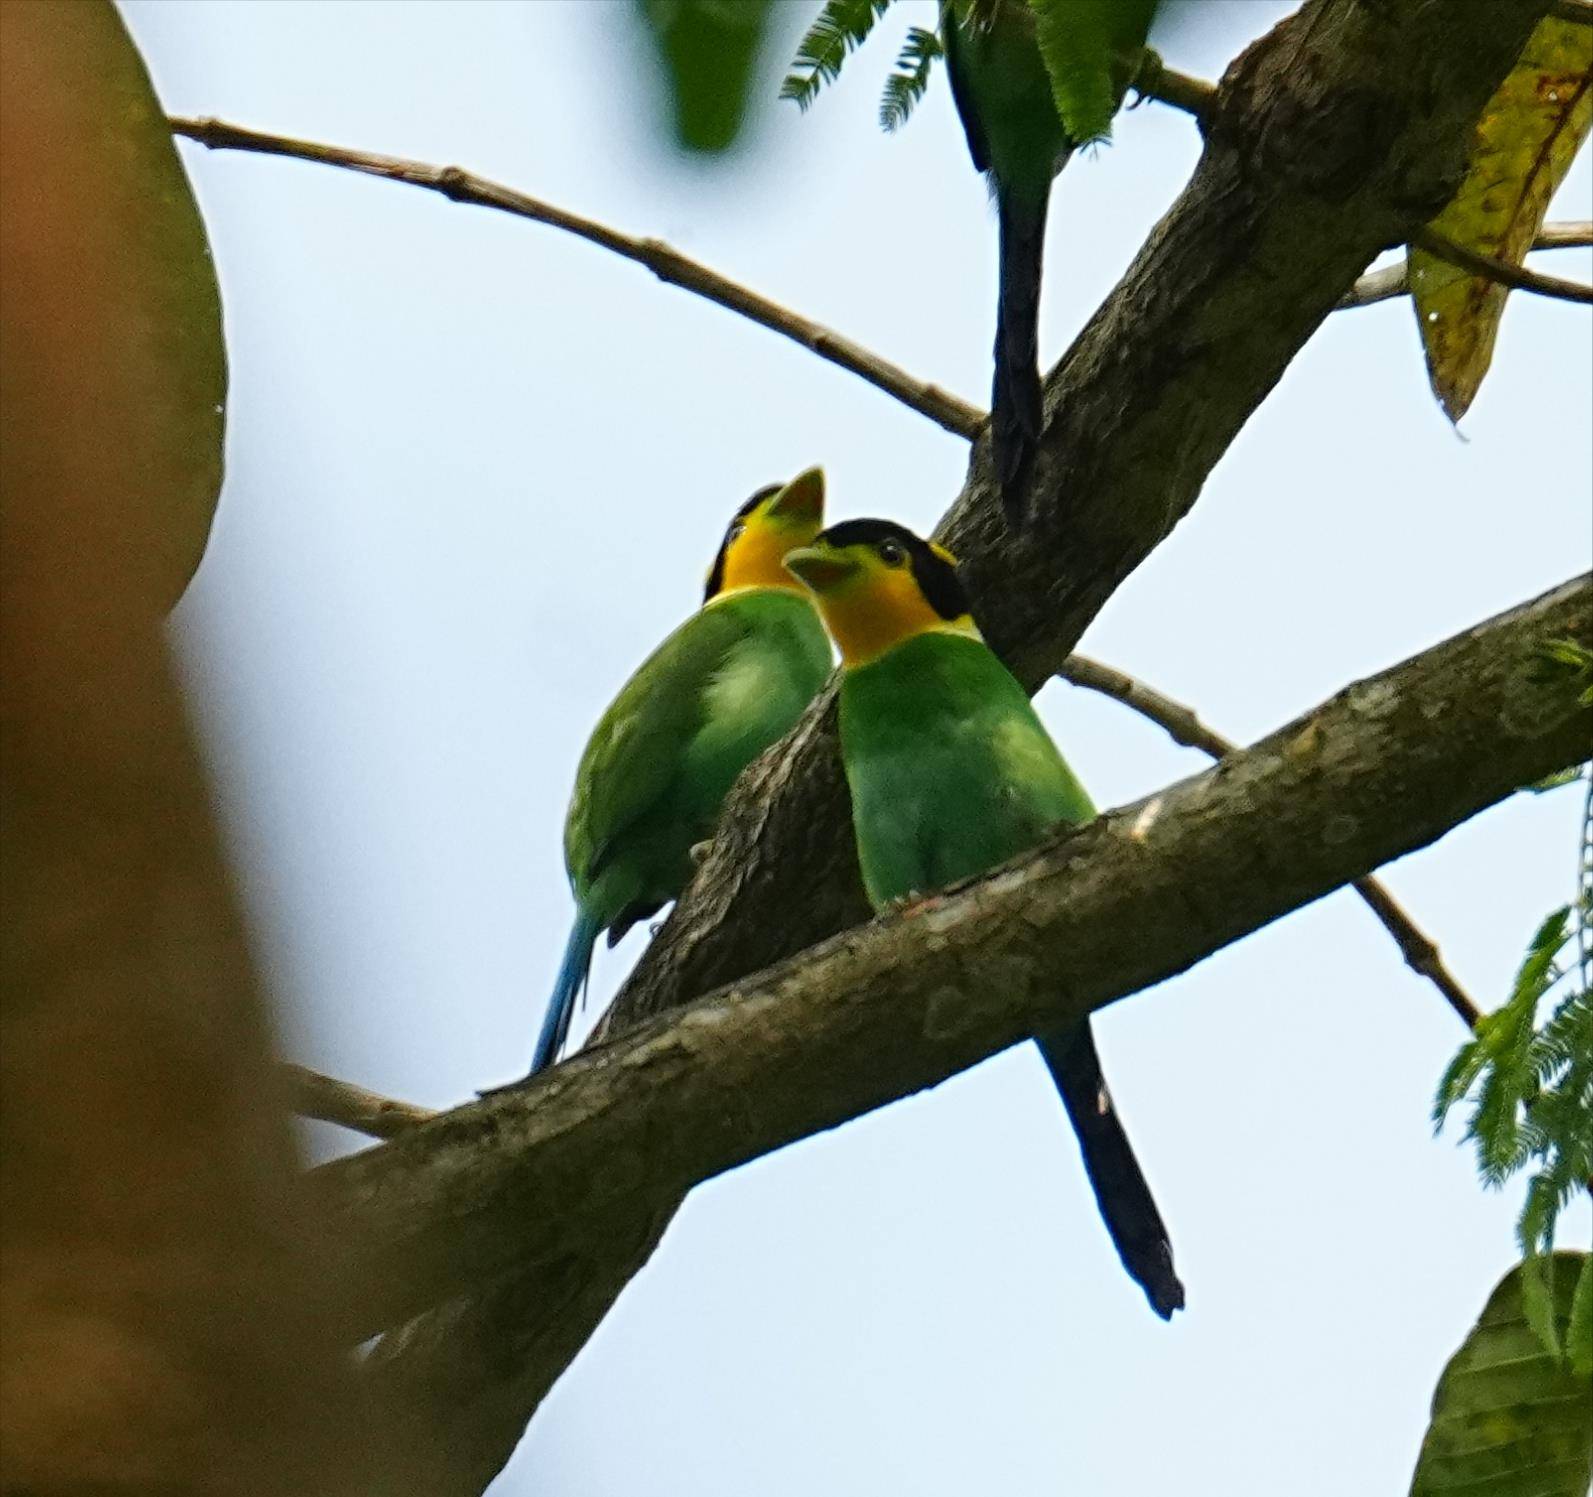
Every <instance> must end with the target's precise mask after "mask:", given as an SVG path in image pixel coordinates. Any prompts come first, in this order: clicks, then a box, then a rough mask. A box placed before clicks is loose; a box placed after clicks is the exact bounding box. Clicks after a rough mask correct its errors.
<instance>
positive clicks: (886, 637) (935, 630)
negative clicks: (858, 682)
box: [823, 603, 983, 670]
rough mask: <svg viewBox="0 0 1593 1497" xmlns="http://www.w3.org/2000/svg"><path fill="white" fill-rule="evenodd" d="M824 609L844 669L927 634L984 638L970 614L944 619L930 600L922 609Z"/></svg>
mask: <svg viewBox="0 0 1593 1497" xmlns="http://www.w3.org/2000/svg"><path fill="white" fill-rule="evenodd" d="M823 613H824V623H825V626H826V627H827V628H828V629H829V631H830V635H831V637H832V638H833V639H834V640H835V644H836V648H837V649H839V650H840V652H841V667H842V669H843V670H856V669H858V668H859V667H861V666H865V665H872V664H873V663H874V662H875V661H876V660H879V659H881V658H883V657H884V656H886V655H888V654H890V652H891V651H892V650H894V649H897V648H898V647H899V646H901V645H904V644H906V643H907V642H908V641H909V640H914V639H921V638H923V636H925V635H926V634H930V635H932V634H949V635H952V636H953V637H956V638H961V639H973V640H980V641H981V642H982V639H983V636H981V634H980V633H979V626H978V625H977V624H975V623H974V621H973V619H972V618H971V617H970V616H969V615H967V614H964V615H963V616H962V617H961V618H956V619H943V618H941V617H940V615H939V614H937V613H936V612H935V611H934V609H932V608H931V607H930V606H929V605H928V604H927V603H923V604H922V605H921V609H912V608H898V609H889V608H880V607H877V606H874V607H869V608H857V609H852V608H847V607H845V606H841V607H833V606H826V607H825V608H824V609H823Z"/></svg>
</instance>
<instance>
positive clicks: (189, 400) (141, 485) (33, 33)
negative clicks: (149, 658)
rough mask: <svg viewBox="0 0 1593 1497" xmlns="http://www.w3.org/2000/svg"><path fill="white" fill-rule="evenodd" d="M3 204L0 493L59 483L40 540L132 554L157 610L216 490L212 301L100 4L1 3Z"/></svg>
mask: <svg viewBox="0 0 1593 1497" xmlns="http://www.w3.org/2000/svg"><path fill="white" fill-rule="evenodd" d="M0 197H3V199H4V202H5V211H4V213H3V214H0V504H3V503H4V500H5V496H6V495H7V494H12V495H20V494H21V493H23V492H24V491H26V492H29V493H35V494H42V495H45V496H48V499H49V503H48V504H47V505H42V506H35V508H34V512H35V513H50V514H52V515H53V516H54V520H53V528H52V530H51V533H50V534H49V535H48V536H42V537H36V538H30V539H37V540H38V541H39V542H40V543H42V544H47V545H49V546H51V547H53V548H54V549H55V550H56V551H57V552H58V553H59V554H60V556H61V558H62V565H61V567H60V575H61V576H62V577H63V578H64V577H66V576H69V575H75V569H74V568H73V566H72V565H71V562H72V561H73V559H74V557H75V556H76V555H77V554H78V548H80V547H85V546H86V547H90V548H92V549H94V550H96V551H98V552H100V553H102V554H104V555H106V556H107V557H109V556H110V555H111V554H112V553H117V552H125V553H126V554H125V555H124V556H121V557H119V560H120V561H121V562H122V564H123V566H124V567H125V570H126V575H128V576H131V577H135V578H136V579H137V581H138V590H139V593H140V595H141V596H142V597H143V598H144V600H145V601H146V603H147V604H148V605H149V606H151V607H152V608H155V609H160V610H164V609H166V608H169V607H170V606H171V605H172V604H173V603H174V602H175V601H176V600H177V598H178V596H179V595H180V594H181V592H182V590H183V588H184V586H186V584H187V582H188V579H189V577H191V576H192V575H193V571H194V568H195V567H197V566H198V565H199V558H200V556H201V555H202V554H203V552H204V548H205V541H206V539H207V538H208V536H209V533H210V522H211V517H212V515H213V514H214V511H215V505H216V496H217V493H218V492H219V490H220V487H221V442H222V425H223V423H222V405H223V402H224V401H225V399H226V389H227V372H226V354H225V350H224V348H223V345H222V337H221V299H220V294H219V292H218V291H217V288H216V276H215V270H214V268H213V267H212V265H211V261H210V248H209V245H208V244H207V242H206V239H205V231H204V225H203V224H202V222H201V221H200V217H199V208H198V205H197V204H196V203H195V201H194V195H193V190H192V188H191V187H190V186H189V183H188V178H187V176H186V175H185V174H184V172H183V167H182V163H181V162H180V161H179V160H178V159H177V150H176V146H175V145H174V143H173V141H172V137H171V131H170V130H169V128H168V127H167V124H166V118H165V115H164V114H163V113H162V111H161V108H160V104H159V103H158V101H157V100H156V98H155V94H154V90H153V89H152V88H151V87H150V82H149V75H148V74H147V73H146V72H145V70H144V64H143V60H142V59H141V58H140V57H139V55H138V52H137V50H136V49H135V48H134V46H133V43H132V41H131V39H130V38H129V37H128V34H127V30H126V28H125V27H124V26H123V25H122V21H121V17H120V16H119V15H118V14H117V12H116V9H115V8H114V6H112V5H111V4H109V3H108V0H74V3H72V4H62V3H54V4H42V3H35V4H15V3H12V4H0ZM134 511H136V519H137V523H128V524H123V523H121V522H120V519H119V518H118V517H126V516H128V515H130V514H132V513H133V512H134ZM151 511H153V513H150V512H151ZM93 603H94V600H92V599H90V600H85V606H93Z"/></svg>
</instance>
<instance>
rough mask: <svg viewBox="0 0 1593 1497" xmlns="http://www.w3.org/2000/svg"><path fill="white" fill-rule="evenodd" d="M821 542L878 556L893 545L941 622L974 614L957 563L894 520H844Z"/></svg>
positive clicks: (831, 527) (826, 533)
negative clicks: (865, 549) (859, 548)
mask: <svg viewBox="0 0 1593 1497" xmlns="http://www.w3.org/2000/svg"><path fill="white" fill-rule="evenodd" d="M819 540H820V541H824V542H827V543H828V544H829V545H831V546H834V547H836V548H837V549H842V548H845V547H847V546H867V547H868V548H869V549H870V550H872V551H875V552H876V553H877V552H878V551H879V549H880V547H881V546H882V545H884V544H885V543H887V542H891V543H893V544H894V545H895V546H896V547H897V548H898V549H899V550H901V551H903V552H904V553H906V557H907V565H908V566H910V567H911V568H912V571H913V579H914V581H916V582H917V583H918V590H919V591H920V592H921V593H923V595H924V601H925V602H927V603H928V604H929V606H930V607H931V608H933V609H934V610H935V612H936V613H938V614H939V615H940V616H941V618H943V619H948V620H949V619H960V618H963V617H964V616H966V615H967V614H969V613H971V612H972V609H971V608H970V607H969V604H968V593H967V590H966V589H965V588H964V587H963V585H962V579H961V578H960V577H959V576H958V575H957V566H956V563H955V562H953V561H950V560H948V559H947V557H946V556H945V555H943V554H942V553H941V552H940V551H939V550H937V549H936V548H935V547H934V546H931V545H930V544H929V542H928V541H926V540H924V539H923V538H922V537H921V536H917V535H914V534H913V532H912V531H910V530H909V529H908V528H907V527H906V526H905V525H898V524H897V523H896V522H895V521H894V520H843V521H841V523H840V524H839V525H832V526H830V528H829V529H828V530H826V531H825V532H824V533H823V534H822V535H821V536H820V537H819Z"/></svg>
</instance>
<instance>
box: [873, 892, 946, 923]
mask: <svg viewBox="0 0 1593 1497" xmlns="http://www.w3.org/2000/svg"><path fill="white" fill-rule="evenodd" d="M939 903H940V895H938V894H920V893H919V892H918V891H917V890H916V889H909V890H908V891H907V893H905V894H898V895H897V896H896V898H895V899H891V900H887V901H886V903H885V909H884V911H883V912H882V913H884V914H887V915H905V916H908V917H911V916H913V915H921V914H923V912H924V911H925V910H928V909H933V908H934V907H935V906H936V905H937V904H939Z"/></svg>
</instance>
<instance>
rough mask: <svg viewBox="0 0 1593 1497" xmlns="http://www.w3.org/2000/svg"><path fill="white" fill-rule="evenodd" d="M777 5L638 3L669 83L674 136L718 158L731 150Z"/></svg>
mask: <svg viewBox="0 0 1593 1497" xmlns="http://www.w3.org/2000/svg"><path fill="white" fill-rule="evenodd" d="M771 3H772V0H636V5H637V9H638V12H639V14H640V16H641V19H642V21H643V23H644V25H645V29H646V31H647V33H648V35H649V36H650V37H651V38H652V41H653V45H654V46H655V47H656V48H657V51H658V55H659V59H660V61H661V62H662V64H663V68H664V76H665V80H666V82H667V84H668V93H669V103H670V111H671V115H672V121H671V123H672V127H673V130H674V133H675V138H676V139H677V140H678V141H679V142H680V144H681V145H683V146H685V147H686V149H687V150H691V151H701V152H703V153H705V154H714V153H717V152H719V151H723V150H725V149H726V148H727V147H728V146H730V145H732V144H734V142H735V139H736V137H737V136H738V135H739V134H740V133H741V126H742V123H743V121H744V120H745V119H746V114H747V96H748V93H749V91H750V89H751V86H752V73H753V68H754V65H755V64H756V63H757V60H758V53H759V51H760V49H761V47H762V44H763V38H764V33H765V31H766V29H767V27H768V22H769V11H770V6H771Z"/></svg>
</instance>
